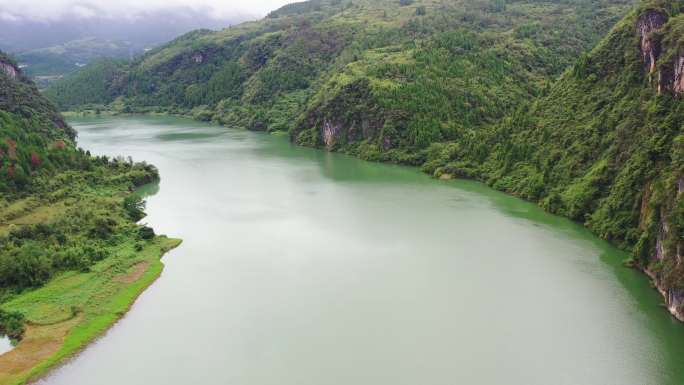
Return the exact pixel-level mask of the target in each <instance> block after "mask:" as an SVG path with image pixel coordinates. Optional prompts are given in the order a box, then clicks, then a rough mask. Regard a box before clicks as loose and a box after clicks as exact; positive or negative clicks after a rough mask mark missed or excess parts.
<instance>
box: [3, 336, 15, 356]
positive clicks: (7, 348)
mask: <svg viewBox="0 0 684 385" xmlns="http://www.w3.org/2000/svg"><path fill="white" fill-rule="evenodd" d="M13 348H14V345H13V344H12V341H10V339H9V337H7V336H3V335H0V354H3V353H7V352H9V351H10V350H12V349H13Z"/></svg>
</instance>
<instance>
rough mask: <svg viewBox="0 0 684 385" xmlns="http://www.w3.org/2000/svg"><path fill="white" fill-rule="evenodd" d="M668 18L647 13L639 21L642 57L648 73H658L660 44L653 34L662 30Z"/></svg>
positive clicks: (652, 11)
mask: <svg viewBox="0 0 684 385" xmlns="http://www.w3.org/2000/svg"><path fill="white" fill-rule="evenodd" d="M666 22H667V17H666V16H665V15H663V14H662V13H660V12H658V11H654V10H651V11H647V12H645V13H644V14H643V15H641V17H639V19H638V20H637V25H636V28H637V32H638V33H639V37H640V50H641V57H642V59H643V61H644V69H645V70H646V71H647V72H648V73H653V72H655V71H656V62H657V61H658V57H660V42H659V41H658V40H657V39H654V38H653V32H655V31H657V30H659V29H660V28H662V26H663V25H665V23H666Z"/></svg>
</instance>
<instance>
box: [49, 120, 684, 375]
mask: <svg viewBox="0 0 684 385" xmlns="http://www.w3.org/2000/svg"><path fill="white" fill-rule="evenodd" d="M71 124H72V125H73V126H74V127H75V128H76V129H77V130H78V131H79V143H80V145H81V146H82V147H83V148H85V149H88V150H90V151H91V152H93V153H95V154H109V155H116V154H122V155H125V156H129V155H130V156H132V157H133V158H134V159H135V160H146V161H149V162H151V163H153V164H155V165H156V166H158V167H159V170H160V172H161V176H162V179H161V183H160V184H159V185H158V186H154V187H152V188H150V189H149V191H148V193H149V194H150V197H149V198H148V205H147V212H148V213H149V216H148V217H147V218H145V219H144V220H143V222H147V223H149V224H150V225H151V226H153V227H154V228H155V230H156V231H157V232H158V233H163V234H168V235H170V236H173V237H179V238H182V239H183V240H184V242H183V244H182V245H181V246H180V247H179V248H177V249H175V250H174V251H172V252H170V253H169V254H167V255H166V256H165V257H164V263H165V265H166V268H165V270H164V272H163V274H162V276H161V277H160V279H159V280H158V281H157V282H155V283H154V284H153V285H152V286H151V287H150V288H149V289H148V290H147V291H146V292H145V293H143V295H142V296H141V297H140V298H139V299H138V301H137V302H136V303H135V305H134V306H133V308H132V309H131V311H130V312H129V313H128V314H127V315H126V316H125V317H124V318H123V319H122V320H121V321H120V322H118V323H117V324H116V325H115V326H113V327H112V328H111V330H109V331H108V332H107V333H106V334H105V335H104V336H103V337H102V338H100V339H98V340H97V341H95V342H94V343H93V344H92V345H90V346H89V347H88V348H87V349H86V350H85V351H84V352H82V353H81V354H80V355H78V356H77V357H76V358H74V359H73V360H71V361H70V362H68V363H67V364H65V365H64V366H62V367H60V368H58V369H56V370H55V371H53V372H52V373H51V374H50V375H49V376H48V377H46V378H45V379H43V380H41V381H40V382H39V383H40V384H42V385H81V384H82V385H110V384H111V385H115V384H116V385H122V384H126V385H137V384H140V385H142V384H145V385H181V384H183V385H187V384H202V385H214V384H216V385H219V384H234V385H352V384H353V385H402V384H406V385H409V384H410V385H418V384H420V385H441V384H444V385H446V384H467V385H473V384H516V385H517V384H520V385H533V384H539V385H549V384H554V385H562V384H567V385H578V384H582V385H588V384H596V385H608V384H620V385H629V384H634V385H649V384H653V385H681V384H683V383H684V325H681V324H679V323H677V322H675V321H673V319H672V318H671V317H670V316H669V314H668V313H667V312H666V311H665V310H664V309H662V308H661V307H659V304H660V303H661V299H660V297H659V296H658V294H657V293H656V292H655V291H654V290H653V289H652V288H651V287H650V286H649V283H648V281H647V280H646V279H645V277H644V276H642V275H641V274H640V273H638V272H636V271H634V270H631V269H627V268H624V267H622V265H621V262H622V260H623V259H624V258H625V255H624V254H623V253H622V252H620V251H618V250H616V249H615V248H612V247H610V246H609V245H608V244H606V243H605V242H603V241H600V240H598V239H597V238H596V237H594V236H592V235H591V234H590V233H589V232H588V231H586V230H585V229H584V228H582V227H581V226H578V225H576V224H574V223H572V222H570V221H568V220H565V219H563V218H559V217H555V216H552V215H549V214H546V213H544V212H543V211H542V210H541V209H539V208H538V207H537V206H536V205H534V204H530V203H527V202H523V201H521V200H518V199H516V198H513V197H509V196H507V195H504V194H502V193H499V192H496V191H493V190H491V189H490V188H488V187H486V186H483V185H481V184H479V183H475V182H470V181H449V182H444V181H438V180H434V179H431V178H429V177H427V176H426V175H423V174H421V173H420V172H419V171H418V170H417V169H413V168H407V167H400V166H393V165H386V164H376V163H369V162H364V161H360V160H357V159H354V158H351V157H347V156H343V155H339V154H332V153H327V152H324V151H318V150H313V149H308V148H302V147H297V146H293V145H291V144H290V143H289V142H288V140H287V139H286V138H283V137H277V136H272V135H268V134H264V133H253V132H248V131H244V130H238V129H230V128H225V127H218V126H213V125H208V124H203V123H199V122H193V121H190V120H185V119H181V118H173V117H103V118H89V119H85V118H84V119H77V120H73V121H72V122H71Z"/></svg>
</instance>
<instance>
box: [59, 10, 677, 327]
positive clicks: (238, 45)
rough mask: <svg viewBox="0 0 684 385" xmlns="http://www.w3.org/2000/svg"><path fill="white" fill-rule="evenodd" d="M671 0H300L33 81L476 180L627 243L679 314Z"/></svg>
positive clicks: (71, 101) (69, 102)
mask: <svg viewBox="0 0 684 385" xmlns="http://www.w3.org/2000/svg"><path fill="white" fill-rule="evenodd" d="M682 7H683V5H682V3H681V2H680V1H676V0H675V1H673V0H646V1H643V2H641V3H640V4H638V5H637V6H636V7H632V5H631V4H629V3H626V2H617V1H602V2H601V1H599V2H585V1H564V2H554V3H550V2H541V1H497V0H494V1H476V2H472V1H467V2H466V1H458V0H451V1H429V0H423V1H411V0H401V1H399V2H393V1H360V0H359V1H353V2H346V1H340V0H331V1H323V0H314V1H308V2H304V3H295V4H292V5H289V6H286V7H283V8H281V9H280V10H277V11H275V12H273V13H271V14H270V15H269V16H268V17H267V18H266V19H264V20H262V21H259V22H254V23H247V24H241V25H239V26H236V27H233V28H230V29H227V30H224V31H221V32H211V31H196V32H193V33H190V34H187V35H184V36H182V37H180V38H178V39H176V40H174V41H172V42H171V43H169V44H167V45H165V46H162V47H160V48H158V49H155V50H153V51H151V52H149V53H147V54H146V55H144V56H143V57H141V58H139V59H137V60H135V61H134V62H133V63H131V64H129V65H122V66H118V67H116V68H115V69H112V70H110V71H109V72H108V75H107V76H104V75H97V73H100V74H101V73H102V71H96V70H94V69H87V70H86V71H85V72H83V73H82V74H89V75H88V77H87V78H90V79H105V84H104V85H103V86H101V87H99V88H98V89H99V90H100V92H99V93H98V94H97V95H93V96H92V97H89V98H86V99H84V98H82V97H81V96H79V95H80V94H81V93H82V92H83V91H84V89H85V82H84V81H83V78H79V75H78V74H75V75H74V76H73V77H69V78H67V79H64V81H62V82H60V83H58V84H55V86H54V87H52V88H51V89H49V90H48V91H47V92H46V95H48V96H49V97H51V98H52V99H53V100H54V101H55V102H56V103H58V104H59V106H60V108H63V109H75V108H80V109H92V108H100V109H101V108H109V109H111V110H114V111H125V112H148V111H161V112H170V113H185V114H192V115H193V116H194V117H196V118H198V119H206V120H214V121H216V122H219V123H222V124H227V125H234V126H238V127H245V128H248V129H254V130H266V131H288V132H289V134H290V138H291V140H292V141H293V142H295V143H298V144H302V145H307V146H313V147H321V148H325V149H328V150H331V151H340V152H344V153H348V154H351V155H355V156H359V157H361V158H364V159H368V160H378V161H389V162H396V163H403V164H412V165H417V166H421V167H422V169H423V170H424V171H425V172H427V173H429V174H431V175H434V176H435V177H439V178H442V179H450V178H455V177H458V178H472V179H478V180H481V181H483V182H485V183H487V184H489V185H491V186H493V187H495V188H497V189H500V190H503V191H506V192H508V193H511V194H514V195H517V196H520V197H522V198H525V199H528V200H531V201H535V202H539V204H540V205H541V206H542V207H544V208H545V209H547V210H548V211H550V212H553V213H556V214H559V215H563V216H567V217H569V218H572V219H573V220H576V221H578V222H581V223H583V224H584V225H585V226H587V227H588V228H589V229H591V230H592V231H593V232H595V233H596V234H597V235H599V236H601V237H602V238H604V239H607V240H609V241H611V242H612V243H614V244H615V245H617V246H619V247H621V248H623V249H625V250H629V251H631V252H632V254H633V259H632V260H630V261H629V264H631V265H634V266H636V267H639V268H641V269H642V270H644V271H645V272H646V273H648V274H649V275H650V276H651V277H652V278H653V279H654V281H655V283H656V286H657V287H658V289H659V290H660V291H661V293H663V295H664V298H665V300H666V302H667V306H668V308H669V310H670V311H671V312H672V313H673V314H674V315H675V316H677V317H678V318H680V319H684V265H683V263H682V255H683V254H684V200H683V199H682V194H683V193H684V155H683V154H684V136H683V133H682V124H683V123H684V111H683V110H682V108H684V107H682V103H681V94H682V92H683V91H684V80H682V78H683V76H684V75H683V73H684V64H683V63H684V53H683V52H684V15H682V14H681V11H682ZM630 9H631V11H630ZM597 43H598V44H597ZM592 47H593V49H592ZM108 68H110V69H111V68H112V67H111V66H110V67H108ZM80 76H84V75H80Z"/></svg>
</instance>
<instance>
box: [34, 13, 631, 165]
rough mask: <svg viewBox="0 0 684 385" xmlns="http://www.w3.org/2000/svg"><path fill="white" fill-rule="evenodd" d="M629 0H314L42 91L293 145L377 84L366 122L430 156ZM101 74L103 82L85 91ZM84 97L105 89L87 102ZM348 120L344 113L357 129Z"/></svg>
mask: <svg viewBox="0 0 684 385" xmlns="http://www.w3.org/2000/svg"><path fill="white" fill-rule="evenodd" d="M628 4H629V1H626V0H624V1H623V0H602V1H599V2H594V1H592V2H590V1H584V0H578V1H574V0H573V1H567V2H561V3H551V2H545V1H515V2H507V1H499V0H496V1H493V0H492V1H490V0H486V1H478V2H472V1H462V0H449V1H434V0H421V1H416V2H409V3H406V4H400V3H399V2H398V1H394V0H382V1H363V0H360V1H348V0H327V1H323V0H314V1H308V2H303V3H295V4H291V5H288V6H285V7H283V8H281V9H279V10H277V11H274V12H272V13H271V14H269V16H268V17H267V18H266V19H264V20H262V21H259V22H253V23H245V24H241V25H239V26H237V27H231V28H228V29H225V30H223V31H219V32H211V31H206V30H199V31H195V32H192V33H189V34H186V35H184V36H181V37H179V38H178V39H176V40H174V41H172V42H170V43H168V44H167V45H165V46H162V47H159V48H157V49H155V50H152V51H150V52H148V53H147V54H146V55H144V56H142V57H141V58H139V59H137V60H134V61H133V62H132V63H130V64H129V65H127V66H123V67H122V68H120V69H119V70H120V72H118V71H119V70H117V72H118V74H117V75H116V76H111V74H112V70H111V67H108V68H106V69H101V70H99V71H98V69H97V68H93V69H88V70H86V71H85V72H83V75H79V74H74V75H73V76H70V77H67V78H66V79H64V80H63V81H61V82H59V83H57V84H55V85H54V86H53V87H52V88H51V89H49V90H48V91H47V95H48V97H50V98H52V99H53V100H54V101H55V102H56V103H58V104H59V105H60V107H61V108H62V109H75V108H79V107H80V108H86V109H95V108H98V106H97V105H101V106H99V108H103V107H104V105H107V107H108V108H109V109H113V110H116V111H122V112H123V111H125V112H150V111H155V112H171V113H187V114H193V115H194V116H196V117H197V118H200V119H207V120H209V119H213V120H215V121H219V122H221V123H223V124H231V125H239V126H243V127H247V128H250V129H257V130H269V131H275V130H278V131H291V132H292V134H293V135H294V136H298V135H300V133H302V132H303V131H306V130H307V129H309V128H311V127H310V126H309V124H310V123H313V122H316V121H317V120H321V119H323V117H324V116H325V115H326V114H333V113H334V112H335V109H336V106H335V105H331V104H330V103H334V102H335V101H340V98H344V95H338V94H339V93H340V92H341V91H343V90H345V89H346V88H345V87H346V86H349V87H353V86H352V84H358V83H360V82H361V83H362V82H364V81H368V85H369V89H368V91H369V92H371V93H372V95H373V97H374V98H373V99H374V100H372V101H370V100H369V103H370V104H369V105H368V106H367V107H368V108H371V109H372V111H361V110H359V109H358V108H357V110H358V114H365V115H372V116H369V118H368V120H369V121H370V122H371V123H373V124H371V127H370V128H371V129H373V130H374V131H376V132H377V135H379V131H380V129H381V128H382V126H383V125H384V124H380V123H379V122H387V125H386V126H387V127H388V131H392V130H393V131H394V134H392V135H391V136H393V139H394V140H395V141H396V144H393V145H392V147H397V148H402V149H408V147H409V146H410V147H418V148H424V147H425V146H426V145H427V144H428V143H429V142H431V141H434V140H436V139H440V140H446V139H450V138H453V137H454V136H455V135H456V134H457V131H459V130H460V129H461V128H462V127H472V126H473V125H479V124H484V123H487V122H491V121H493V120H496V119H498V118H500V117H501V116H502V115H503V114H504V113H505V112H506V111H509V110H511V109H513V108H515V107H516V106H517V105H518V104H519V103H520V102H521V101H524V100H526V99H529V98H530V97H533V96H535V95H537V94H539V93H540V92H541V91H542V90H543V89H544V88H545V87H546V84H547V83H548V82H549V81H551V80H552V79H553V78H554V77H556V76H557V75H558V74H560V72H561V71H562V70H563V68H565V67H566V66H567V65H569V64H571V63H572V62H573V61H574V60H575V58H576V57H577V56H578V55H579V54H580V53H581V52H583V51H585V50H587V49H589V48H590V47H591V46H592V45H593V44H594V43H595V42H596V41H597V40H598V39H599V38H600V37H601V36H603V34H605V33H606V32H607V31H608V28H609V27H610V26H611V25H612V24H613V23H615V22H616V21H617V20H618V19H619V17H620V16H621V15H622V14H623V13H624V12H625V11H626V9H627V7H628ZM94 72H100V73H101V74H100V75H95V74H94ZM104 72H107V73H108V74H109V75H105V74H104ZM98 76H99V78H98ZM103 78H104V79H107V80H106V85H105V86H100V85H97V86H96V87H93V88H94V90H86V89H85V88H84V87H85V86H84V85H85V84H90V85H93V84H97V83H96V81H97V80H100V79H103ZM445 80H446V82H445ZM89 81H92V83H89ZM86 92H88V93H90V92H95V93H96V94H95V95H89V96H87V97H85V100H84V94H85V93H86ZM365 115H364V116H365ZM343 118H344V117H343V116H338V117H336V119H338V120H340V123H352V122H342V120H343ZM348 118H349V119H352V117H351V116H350V117H348ZM359 124H361V123H359ZM377 125H380V127H376V126H377ZM306 138H307V134H303V136H302V138H300V142H311V141H310V140H307V139H306ZM412 150H413V148H412V149H411V151H408V152H412Z"/></svg>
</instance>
